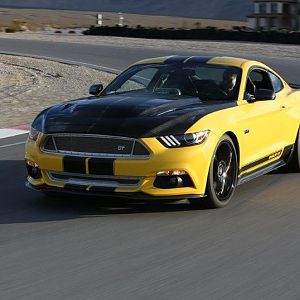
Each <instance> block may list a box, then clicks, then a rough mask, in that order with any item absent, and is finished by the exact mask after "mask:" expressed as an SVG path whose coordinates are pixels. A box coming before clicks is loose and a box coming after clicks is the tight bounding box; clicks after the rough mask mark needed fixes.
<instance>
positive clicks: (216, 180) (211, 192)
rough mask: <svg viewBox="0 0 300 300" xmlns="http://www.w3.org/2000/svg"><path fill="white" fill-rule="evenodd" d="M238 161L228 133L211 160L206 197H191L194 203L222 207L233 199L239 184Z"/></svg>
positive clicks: (190, 200)
mask: <svg viewBox="0 0 300 300" xmlns="http://www.w3.org/2000/svg"><path fill="white" fill-rule="evenodd" d="M237 174H238V161H237V154H236V149H235V146H234V144H233V142H232V140H231V138H230V137H229V136H228V135H224V136H223V137H222V138H221V139H220V141H219V143H218V145H217V147H216V150H215V152H214V155H213V157H212V160H211V164H210V169H209V173H208V179H207V185H206V195H207V197H206V198H203V199H200V200H199V199H189V202H190V203H191V204H193V205H201V206H203V205H204V206H206V207H209V208H221V207H224V206H226V205H227V204H228V203H229V201H230V200H231V198H232V196H233V193H234V191H235V188H236V184H237Z"/></svg>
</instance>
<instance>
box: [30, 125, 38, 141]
mask: <svg viewBox="0 0 300 300" xmlns="http://www.w3.org/2000/svg"><path fill="white" fill-rule="evenodd" d="M39 133H40V132H39V131H38V130H36V129H34V128H32V127H31V128H30V131H29V139H30V140H32V141H36V140H37V138H38V136H39Z"/></svg>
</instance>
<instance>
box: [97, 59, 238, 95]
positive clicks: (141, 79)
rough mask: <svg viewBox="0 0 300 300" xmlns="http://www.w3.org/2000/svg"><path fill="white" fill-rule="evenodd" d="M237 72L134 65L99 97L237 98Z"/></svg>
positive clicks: (192, 66)
mask: <svg viewBox="0 0 300 300" xmlns="http://www.w3.org/2000/svg"><path fill="white" fill-rule="evenodd" d="M241 73H242V72H241V69H239V68H236V67H231V66H223V65H208V64H188V63H180V64H174V63H173V64H147V65H136V66H133V67H131V68H129V69H128V70H126V71H125V72H123V73H122V74H121V75H119V76H118V77H117V78H116V79H115V80H114V81H113V82H112V83H111V84H110V85H108V86H107V88H106V89H105V90H104V91H103V93H102V95H111V94H124V93H147V94H158V95H169V96H176V97H178V98H180V97H199V98H200V99H201V100H232V101H235V100H237V98H238V93H239V88H240V81H241Z"/></svg>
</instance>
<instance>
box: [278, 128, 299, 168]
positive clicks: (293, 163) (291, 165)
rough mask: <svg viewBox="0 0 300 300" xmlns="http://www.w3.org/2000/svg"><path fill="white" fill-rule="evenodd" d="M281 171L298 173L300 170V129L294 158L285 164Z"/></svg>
mask: <svg viewBox="0 0 300 300" xmlns="http://www.w3.org/2000/svg"><path fill="white" fill-rule="evenodd" d="M280 171H282V172H285V173H298V172H300V131H299V130H298V133H297V138H296V142H295V144H294V151H293V154H292V158H291V159H290V161H289V162H288V163H287V165H285V166H283V167H282V168H281V169H280Z"/></svg>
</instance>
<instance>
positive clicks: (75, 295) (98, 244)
mask: <svg viewBox="0 0 300 300" xmlns="http://www.w3.org/2000/svg"><path fill="white" fill-rule="evenodd" d="M0 51H14V52H23V53H28V54H36V55H45V56H52V57H56V58H67V59H72V60H77V61H81V62H86V63H92V64H100V65H103V66H107V67H112V68H117V69H120V68H123V67H125V66H126V65H128V64H130V63H131V62H133V61H135V60H137V59H140V58H144V57H149V56H157V55H165V54H170V52H167V51H158V50H146V49H128V48H113V47H96V46H83V45H79V44H64V43H57V44H53V43H52V44H50V43H47V42H29V41H17V40H6V39H5V40H0ZM263 61H264V62H268V63H271V65H272V66H274V67H275V68H277V69H280V70H281V72H283V73H285V74H286V75H287V78H288V80H289V81H297V79H298V78H297V77H298V76H297V72H298V70H299V66H300V64H299V62H297V61H292V60H291V61H284V60H272V61H270V60H267V59H263ZM298 81H299V80H298ZM24 140H25V137H24V136H18V137H14V138H9V139H5V140H0V182H1V184H0V258H1V259H0V299H5V300H6V299H14V300H15V299H62V298H65V299H300V285H299V282H300V230H299V228H300V218H299V216H300V199H299V198H300V197H299V195H300V186H299V180H300V175H298V174H287V175H285V174H272V175H266V176H263V177H262V178H260V179H257V180H254V181H252V182H250V183H248V184H245V185H243V186H241V187H239V188H238V190H237V193H236V196H235V197H234V199H233V202H232V203H231V205H230V206H229V207H227V208H225V209H219V210H191V209H190V207H189V206H188V205H187V204H185V203H177V204H165V205H164V204H153V205H145V204H130V203H128V202H124V201H121V202H120V201H119V203H118V202H115V201H112V200H111V199H102V200H101V201H99V200H95V199H83V198H81V199H80V198H79V199H70V198H69V199H57V201H48V200H45V199H44V198H43V197H42V196H41V195H39V194H36V193H35V192H31V191H29V190H27V189H25V187H24V179H25V170H24V166H23V155H24V154H23V152H24V145H23V144H19V143H20V142H21V143H22V142H23V141H24ZM12 144H15V145H12ZM6 145H9V146H6Z"/></svg>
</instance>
